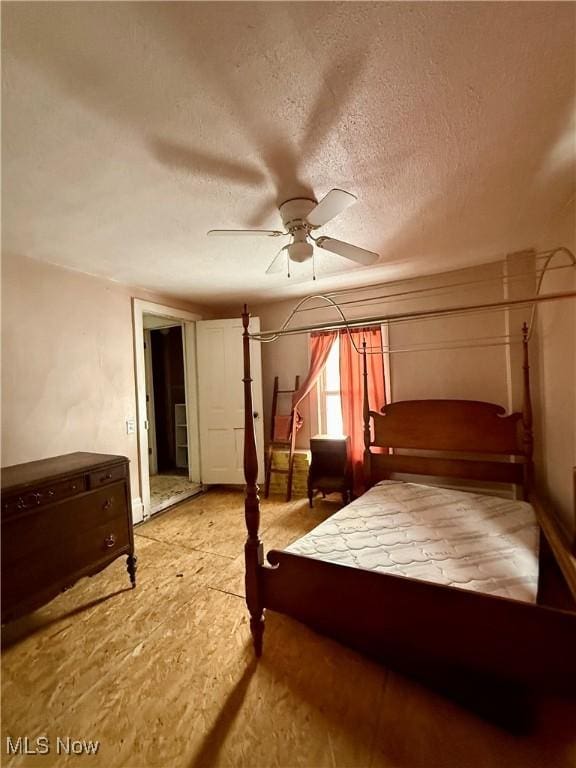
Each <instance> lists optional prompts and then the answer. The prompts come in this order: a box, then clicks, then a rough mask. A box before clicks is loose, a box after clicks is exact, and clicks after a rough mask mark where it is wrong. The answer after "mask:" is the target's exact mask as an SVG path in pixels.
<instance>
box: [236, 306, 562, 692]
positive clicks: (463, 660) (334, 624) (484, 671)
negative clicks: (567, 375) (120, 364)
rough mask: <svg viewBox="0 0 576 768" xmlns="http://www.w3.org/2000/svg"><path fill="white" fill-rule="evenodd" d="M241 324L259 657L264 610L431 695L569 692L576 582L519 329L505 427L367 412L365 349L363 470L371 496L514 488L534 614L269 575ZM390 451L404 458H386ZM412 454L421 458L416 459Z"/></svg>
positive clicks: (515, 606)
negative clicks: (536, 483) (413, 681)
mask: <svg viewBox="0 0 576 768" xmlns="http://www.w3.org/2000/svg"><path fill="white" fill-rule="evenodd" d="M242 321H243V327H244V337H243V343H244V379H243V380H244V397H245V403H244V407H245V444H244V473H245V478H246V498H245V518H246V527H247V529H248V537H247V540H246V544H245V559H246V602H247V605H248V610H249V613H250V629H251V632H252V637H253V641H254V648H255V651H256V655H257V656H260V655H261V654H262V644H263V631H264V610H265V609H269V610H274V611H279V612H281V613H284V614H286V615H288V616H291V617H293V618H295V619H297V620H299V621H301V622H303V623H305V624H307V625H308V626H310V627H312V628H313V629H315V630H317V631H318V632H320V633H322V634H325V635H328V636H330V637H332V638H334V639H336V640H339V641H341V642H343V643H344V644H346V645H348V646H350V647H351V648H354V649H356V650H357V651H360V652H362V653H364V654H366V655H368V656H370V657H372V658H374V659H377V660H379V661H382V662H384V663H385V664H386V665H387V666H389V667H390V668H395V669H399V670H400V671H403V672H406V673H408V674H411V675H416V676H418V677H419V678H420V679H422V680H424V681H426V682H430V683H432V684H435V685H437V686H440V687H442V686H444V685H445V684H446V683H447V682H449V681H453V682H457V681H461V682H462V681H466V684H469V683H473V682H474V681H477V682H479V683H484V682H486V680H496V681H498V682H502V681H506V682H509V683H511V684H513V685H521V686H522V687H525V686H528V687H530V688H546V689H553V690H562V691H569V692H571V693H574V692H575V691H576V602H575V599H576V579H575V578H574V572H573V571H571V568H572V567H573V561H572V560H570V554H569V550H568V548H567V547H565V546H564V543H563V541H562V539H561V538H560V537H559V536H558V535H557V527H556V526H555V525H554V523H553V520H552V517H551V515H550V513H549V512H548V511H547V509H546V507H545V505H543V504H542V503H541V502H540V501H539V500H538V499H537V498H536V496H535V494H534V490H533V469H532V411H531V405H530V378H529V364H528V343H527V329H526V327H525V328H524V335H523V348H524V365H523V370H524V393H523V408H522V412H521V413H512V414H510V415H508V416H506V415H505V409H504V408H503V407H501V406H499V405H493V404H491V403H482V402H476V401H467V400H416V401H405V402H397V403H392V404H390V405H387V406H385V407H384V408H383V409H382V412H381V413H378V412H375V411H371V410H370V407H369V403H368V396H367V392H368V389H367V373H366V349H364V355H363V357H364V444H365V452H364V464H365V476H366V478H369V485H373V484H374V483H375V482H377V481H378V480H381V479H383V478H386V477H389V476H390V475H391V474H392V473H407V474H411V475H413V474H418V475H422V474H426V475H434V476H437V477H440V478H443V479H446V478H457V479H459V480H460V479H469V480H474V481H481V482H484V483H495V482H498V483H502V482H506V483H514V484H516V485H517V486H520V487H521V488H522V489H523V493H524V497H525V498H527V499H528V500H529V501H530V502H531V503H532V505H533V506H534V508H535V510H536V514H537V515H538V517H539V522H540V528H541V548H540V549H541V568H540V571H541V577H539V587H538V603H537V604H536V605H533V604H530V603H524V602H520V601H515V600H510V599H507V598H503V597H497V596H491V595H486V594H482V593H479V592H472V591H468V590H463V589H458V588H455V587H449V586H444V585H440V584H434V583H431V582H426V581H419V580H417V579H412V578H407V577H401V576H394V575H389V574H384V573H377V572H373V571H368V570H363V569H359V568H351V567H349V566H344V565H339V564H336V563H331V562H324V561H322V560H317V559H313V558H310V557H305V556H302V555H295V554H291V553H288V552H284V551H281V550H271V551H270V552H269V553H268V556H267V560H268V564H266V563H265V561H264V550H263V545H262V542H261V541H260V538H259V535H258V529H259V523H260V507H259V497H258V486H257V484H256V477H257V473H258V462H257V454H256V442H255V436H254V425H253V420H252V410H253V409H252V387H251V381H252V380H251V377H250V337H249V334H248V322H249V313H248V310H247V308H246V306H245V307H244V312H243V314H242ZM371 425H372V427H373V429H372V430H371ZM372 435H373V436H372ZM389 448H392V449H395V450H396V449H409V450H410V451H411V452H410V454H399V453H394V454H392V453H389V452H388V450H387V449H389ZM418 450H419V451H424V452H425V453H426V454H427V455H415V454H414V451H418ZM438 452H442V455H440V454H439V453H438ZM430 454H432V455H430ZM454 454H456V455H454ZM550 584H553V585H554V588H553V589H551V588H550ZM558 595H561V598H558Z"/></svg>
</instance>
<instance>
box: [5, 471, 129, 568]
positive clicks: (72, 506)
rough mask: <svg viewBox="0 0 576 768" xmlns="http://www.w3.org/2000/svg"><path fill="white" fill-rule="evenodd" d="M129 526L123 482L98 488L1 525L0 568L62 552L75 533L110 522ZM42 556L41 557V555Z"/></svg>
mask: <svg viewBox="0 0 576 768" xmlns="http://www.w3.org/2000/svg"><path fill="white" fill-rule="evenodd" d="M113 520H121V521H123V524H124V525H128V507H127V503H126V490H125V484H124V483H115V484H114V485H110V486H107V487H105V488H100V489H99V490H98V491H94V492H92V493H85V494H83V495H82V496H79V497H77V498H72V499H67V500H64V501H61V502H59V503H55V504H53V505H51V506H49V507H44V508H41V507H40V508H38V509H37V510H35V511H33V512H30V513H28V514H23V515H20V516H18V517H12V518H8V519H7V520H4V521H3V523H2V565H3V568H4V565H8V564H9V563H13V562H16V561H22V562H25V561H28V560H30V559H31V558H35V557H40V556H41V557H45V556H46V555H45V553H46V552H48V551H49V552H52V550H53V548H57V549H63V548H65V547H67V546H68V542H69V541H70V540H71V539H72V538H74V537H75V536H77V535H78V534H81V535H82V534H84V532H86V531H90V530H92V529H94V528H96V527H98V526H100V525H103V524H106V523H108V522H109V521H113ZM43 553H44V554H43Z"/></svg>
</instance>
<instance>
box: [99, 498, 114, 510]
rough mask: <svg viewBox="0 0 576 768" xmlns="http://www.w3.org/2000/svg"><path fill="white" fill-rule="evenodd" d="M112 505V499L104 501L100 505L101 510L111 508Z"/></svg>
mask: <svg viewBox="0 0 576 768" xmlns="http://www.w3.org/2000/svg"><path fill="white" fill-rule="evenodd" d="M113 503H114V501H113V500H112V499H106V501H105V502H104V504H103V505H102V508H103V509H110V507H111V506H112V504H113Z"/></svg>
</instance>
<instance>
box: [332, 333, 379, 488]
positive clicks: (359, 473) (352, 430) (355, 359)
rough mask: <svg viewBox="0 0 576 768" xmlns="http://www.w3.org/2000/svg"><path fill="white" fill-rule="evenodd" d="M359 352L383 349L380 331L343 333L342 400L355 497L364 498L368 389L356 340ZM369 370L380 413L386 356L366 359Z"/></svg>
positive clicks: (372, 394) (373, 402)
mask: <svg viewBox="0 0 576 768" xmlns="http://www.w3.org/2000/svg"><path fill="white" fill-rule="evenodd" d="M350 336H351V337H352V339H353V340H354V343H355V345H356V347H357V348H358V349H359V350H362V342H363V341H365V342H366V348H367V351H368V352H370V350H371V348H372V351H374V350H375V349H382V332H381V331H380V328H360V329H357V330H353V331H351V332H350V334H348V332H347V331H342V332H341V333H340V389H341V397H342V423H343V425H344V434H346V435H349V436H350V450H351V460H352V472H353V480H354V493H355V494H356V496H358V495H360V494H361V493H363V492H364V490H365V483H364V473H363V466H362V465H363V459H364V416H363V408H364V385H363V381H362V355H361V354H358V352H357V351H356V349H355V348H354V346H353V344H352V340H351V338H350ZM366 362H367V369H368V402H369V404H370V409H371V410H372V411H379V410H380V408H382V406H383V405H385V403H386V395H385V389H384V358H383V355H382V354H367V355H366Z"/></svg>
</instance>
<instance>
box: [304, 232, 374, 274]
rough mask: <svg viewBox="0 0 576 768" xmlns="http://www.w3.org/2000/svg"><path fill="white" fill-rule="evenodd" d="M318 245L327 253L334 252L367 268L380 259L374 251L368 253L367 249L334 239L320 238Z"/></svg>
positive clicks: (317, 241)
mask: <svg viewBox="0 0 576 768" xmlns="http://www.w3.org/2000/svg"><path fill="white" fill-rule="evenodd" d="M316 245H317V246H318V247H319V248H324V250H325V251H332V253H337V254H338V256H344V258H345V259H350V260H351V261H355V262H356V263H357V264H363V265H364V266H365V267H369V266H370V265H371V264H374V263H375V262H376V261H378V259H379V258H380V256H379V255H378V254H377V253H374V252H373V251H367V250H366V249H365V248H359V247H358V246H357V245H351V244H350V243H345V242H343V241H342V240H335V239H334V238H333V237H319V238H318V239H317V240H316Z"/></svg>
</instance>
